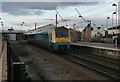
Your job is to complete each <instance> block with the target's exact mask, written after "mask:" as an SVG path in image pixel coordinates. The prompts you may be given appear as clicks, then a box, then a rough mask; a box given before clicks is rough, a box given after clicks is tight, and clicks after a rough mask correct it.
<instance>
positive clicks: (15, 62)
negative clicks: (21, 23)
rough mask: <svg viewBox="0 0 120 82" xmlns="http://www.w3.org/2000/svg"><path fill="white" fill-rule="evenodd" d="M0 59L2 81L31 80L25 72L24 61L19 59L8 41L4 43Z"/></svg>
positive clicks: (20, 81) (26, 81)
mask: <svg viewBox="0 0 120 82" xmlns="http://www.w3.org/2000/svg"><path fill="white" fill-rule="evenodd" d="M0 61H1V64H2V67H1V69H2V74H1V76H0V77H1V81H2V82H23V81H25V82H30V81H31V78H30V77H29V76H28V73H27V72H26V68H25V64H24V62H22V61H20V59H19V57H18V56H17V54H15V51H14V50H13V46H12V45H11V44H10V42H9V41H6V42H5V44H4V47H3V51H2V55H1V60H0Z"/></svg>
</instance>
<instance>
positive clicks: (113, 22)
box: [112, 12, 116, 34]
mask: <svg viewBox="0 0 120 82" xmlns="http://www.w3.org/2000/svg"><path fill="white" fill-rule="evenodd" d="M114 14H116V12H113V14H112V28H113V27H114ZM113 30H114V29H113ZM113 34H114V31H113Z"/></svg>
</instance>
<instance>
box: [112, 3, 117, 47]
mask: <svg viewBox="0 0 120 82" xmlns="http://www.w3.org/2000/svg"><path fill="white" fill-rule="evenodd" d="M112 6H115V7H116V41H115V44H116V48H117V5H116V4H115V3H114V4H113V5H112Z"/></svg>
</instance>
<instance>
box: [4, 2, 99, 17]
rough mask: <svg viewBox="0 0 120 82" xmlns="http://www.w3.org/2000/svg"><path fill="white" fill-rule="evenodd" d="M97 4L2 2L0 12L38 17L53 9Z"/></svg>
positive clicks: (95, 3) (94, 3)
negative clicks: (0, 10)
mask: <svg viewBox="0 0 120 82" xmlns="http://www.w3.org/2000/svg"><path fill="white" fill-rule="evenodd" d="M97 4H99V3H98V2H3V4H2V12H6V13H9V14H11V15H33V14H35V15H40V14H43V13H44V12H43V11H42V10H53V9H54V7H56V8H58V7H62V8H65V7H67V6H75V5H84V6H91V5H97Z"/></svg>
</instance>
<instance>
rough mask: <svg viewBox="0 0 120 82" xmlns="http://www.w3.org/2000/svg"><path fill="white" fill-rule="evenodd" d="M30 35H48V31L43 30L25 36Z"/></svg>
mask: <svg viewBox="0 0 120 82" xmlns="http://www.w3.org/2000/svg"><path fill="white" fill-rule="evenodd" d="M32 34H48V30H43V31H39V32H32V33H27V34H26V35H32Z"/></svg>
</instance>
